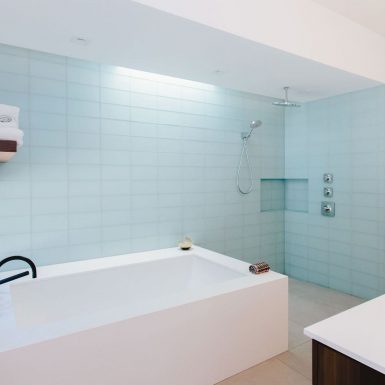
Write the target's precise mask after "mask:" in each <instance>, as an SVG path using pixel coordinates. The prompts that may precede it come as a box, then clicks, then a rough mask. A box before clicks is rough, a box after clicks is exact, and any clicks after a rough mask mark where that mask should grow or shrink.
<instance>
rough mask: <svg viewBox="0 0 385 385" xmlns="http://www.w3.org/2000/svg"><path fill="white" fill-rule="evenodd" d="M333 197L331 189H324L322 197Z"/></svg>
mask: <svg viewBox="0 0 385 385" xmlns="http://www.w3.org/2000/svg"><path fill="white" fill-rule="evenodd" d="M332 196H333V187H324V197H327V198H331V197H332Z"/></svg>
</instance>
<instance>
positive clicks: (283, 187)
mask: <svg viewBox="0 0 385 385" xmlns="http://www.w3.org/2000/svg"><path fill="white" fill-rule="evenodd" d="M308 195H309V194H308V179H306V178H263V179H261V212H266V211H283V210H285V211H295V212H302V213H307V212H308V200H309V197H308Z"/></svg>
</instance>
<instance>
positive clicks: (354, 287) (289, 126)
mask: <svg viewBox="0 0 385 385" xmlns="http://www.w3.org/2000/svg"><path fill="white" fill-rule="evenodd" d="M273 105H275V106H277V107H289V108H285V109H284V130H283V131H284V143H285V148H284V154H285V157H284V172H283V173H282V174H281V175H274V176H273V175H269V174H268V173H264V174H261V175H259V178H257V179H254V177H253V175H252V167H250V162H249V157H248V152H247V149H248V143H249V140H250V138H251V137H252V136H255V139H254V140H255V141H258V137H259V134H258V131H257V130H256V131H254V129H255V128H256V127H259V126H261V125H262V122H260V121H258V122H256V121H255V120H254V121H251V123H250V131H249V132H243V133H242V134H241V141H240V142H241V144H240V148H241V155H240V163H239V168H238V170H237V187H238V190H239V192H240V193H241V194H242V195H246V194H249V193H252V190H253V189H254V188H255V190H256V191H255V194H256V195H258V196H259V202H258V203H259V215H260V217H261V221H262V222H263V221H264V220H266V218H269V217H270V218H272V217H275V218H276V219H278V218H279V216H280V215H281V217H280V221H281V225H282V227H283V231H282V233H281V232H280V231H279V228H280V224H279V220H277V221H276V222H275V224H274V225H272V226H271V227H270V228H273V227H274V228H275V230H276V232H275V233H274V236H273V237H274V238H275V242H276V245H279V244H280V240H281V238H280V237H281V236H283V238H284V246H283V250H284V252H283V255H284V270H283V271H284V272H285V273H286V274H287V275H289V276H290V277H293V278H297V279H299V280H303V281H308V282H312V283H316V284H319V285H321V286H325V287H329V288H332V289H335V290H339V291H342V292H345V293H348V294H352V295H354V296H357V297H361V298H367V299H368V298H373V297H376V296H378V295H381V294H383V293H384V292H385V261H384V255H385V241H384V239H385V204H384V202H385V171H384V170H385V140H384V139H385V87H384V86H379V87H374V88H369V89H366V90H362V91H358V92H353V93H347V94H343V95H339V96H334V97H330V98H325V99H322V100H316V101H312V102H307V103H303V105H302V106H301V105H300V104H298V103H295V102H291V101H290V100H289V99H288V87H285V98H284V99H283V100H282V101H275V102H273ZM290 107H301V108H290ZM257 123H258V124H257ZM240 170H243V173H244V184H243V186H244V187H240V184H239V172H240ZM258 179H259V180H258ZM252 181H254V183H252ZM242 188H243V189H242ZM262 227H263V226H262ZM272 234H273V233H271V234H270V236H272ZM270 255H271V256H273V255H274V253H272V254H270ZM279 255H280V252H279V248H277V249H276V250H275V258H279V257H278V256H279ZM260 256H261V258H266V259H267V260H268V261H269V263H271V262H272V261H271V260H269V258H268V256H266V257H265V256H264V255H263V253H262V254H260Z"/></svg>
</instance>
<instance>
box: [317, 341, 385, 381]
mask: <svg viewBox="0 0 385 385" xmlns="http://www.w3.org/2000/svg"><path fill="white" fill-rule="evenodd" d="M384 349H385V347H384ZM384 354H385V350H384ZM313 385H385V374H383V373H380V372H378V371H377V370H374V369H372V368H369V367H368V366H366V365H364V364H362V363H361V362H358V361H356V360H353V359H352V358H350V357H348V356H346V355H344V354H342V353H340V352H337V351H336V350H334V349H332V348H330V347H328V346H326V345H323V344H321V343H320V342H318V341H315V340H313Z"/></svg>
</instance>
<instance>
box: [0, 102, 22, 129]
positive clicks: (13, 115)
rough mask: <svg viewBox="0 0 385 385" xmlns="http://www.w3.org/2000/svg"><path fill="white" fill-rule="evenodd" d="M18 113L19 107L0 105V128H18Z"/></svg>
mask: <svg viewBox="0 0 385 385" xmlns="http://www.w3.org/2000/svg"><path fill="white" fill-rule="evenodd" d="M19 111H20V108H19V107H16V106H8V105H6V104H0V128H2V127H12V128H19Z"/></svg>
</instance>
